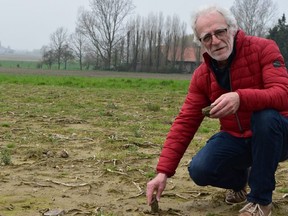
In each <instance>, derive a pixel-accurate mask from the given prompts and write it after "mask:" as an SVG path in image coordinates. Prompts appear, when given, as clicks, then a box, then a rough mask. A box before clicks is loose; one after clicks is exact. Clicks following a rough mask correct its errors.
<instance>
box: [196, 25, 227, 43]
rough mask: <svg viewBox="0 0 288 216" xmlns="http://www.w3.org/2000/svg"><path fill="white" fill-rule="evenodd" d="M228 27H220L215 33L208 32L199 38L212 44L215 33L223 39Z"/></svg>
mask: <svg viewBox="0 0 288 216" xmlns="http://www.w3.org/2000/svg"><path fill="white" fill-rule="evenodd" d="M227 30H228V28H224V29H218V30H216V31H215V32H214V33H213V34H211V33H208V34H206V35H204V36H203V37H202V38H199V41H200V42H202V43H205V44H210V43H211V42H212V37H213V35H214V36H215V37H216V38H218V39H219V40H221V39H223V38H224V37H225V36H226V35H227Z"/></svg>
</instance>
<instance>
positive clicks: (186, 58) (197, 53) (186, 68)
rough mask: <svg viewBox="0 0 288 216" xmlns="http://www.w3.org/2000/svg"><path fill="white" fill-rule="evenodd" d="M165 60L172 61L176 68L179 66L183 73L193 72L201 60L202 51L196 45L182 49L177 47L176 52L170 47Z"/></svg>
mask: <svg viewBox="0 0 288 216" xmlns="http://www.w3.org/2000/svg"><path fill="white" fill-rule="evenodd" d="M167 60H168V61H169V62H170V63H174V64H175V66H176V67H177V68H180V67H181V70H182V72H183V73H193V71H194V70H195V69H196V68H197V67H198V66H199V64H200V63H202V62H203V58H202V51H201V48H200V47H197V46H188V47H186V48H184V50H182V49H181V48H180V47H178V48H177V50H176V52H174V51H173V50H171V49H170V50H169V53H168V57H167Z"/></svg>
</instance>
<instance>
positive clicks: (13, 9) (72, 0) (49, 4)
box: [0, 0, 288, 50]
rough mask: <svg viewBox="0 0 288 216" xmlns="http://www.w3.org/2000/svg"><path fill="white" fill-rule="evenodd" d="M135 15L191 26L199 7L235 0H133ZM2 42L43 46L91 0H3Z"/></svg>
mask: <svg viewBox="0 0 288 216" xmlns="http://www.w3.org/2000/svg"><path fill="white" fill-rule="evenodd" d="M133 2H134V4H135V6H136V10H135V14H139V15H141V16H147V15H148V14H149V13H150V12H154V13H158V12H163V14H164V16H165V17H166V16H167V15H174V14H176V15H178V16H179V17H180V19H181V21H184V22H186V23H187V26H189V25H190V14H191V12H192V11H193V10H194V9H196V8H198V7H199V6H202V5H205V4H213V3H217V4H219V5H221V6H225V7H227V8H230V7H231V6H232V4H233V2H234V1H233V0H221V1H219V0H201V1H199V0H176V1H175V0H133ZM274 2H276V3H277V4H278V13H279V16H277V19H278V18H280V17H281V15H282V14H283V13H285V15H286V17H288V1H287V0H274ZM0 5H1V8H0V42H1V45H2V46H4V47H7V46H10V48H12V49H17V50H19V49H20V50H33V49H40V48H41V47H42V46H43V45H48V44H49V38H50V35H51V34H52V33H53V32H54V31H55V30H56V29H57V28H58V27H62V26H63V27H65V28H67V29H68V31H69V33H72V32H73V31H74V28H75V22H76V18H77V13H78V9H79V7H84V8H86V9H89V0H0Z"/></svg>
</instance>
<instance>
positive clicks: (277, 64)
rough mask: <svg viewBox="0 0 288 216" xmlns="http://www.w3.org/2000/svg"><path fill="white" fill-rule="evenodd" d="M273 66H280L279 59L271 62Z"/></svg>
mask: <svg viewBox="0 0 288 216" xmlns="http://www.w3.org/2000/svg"><path fill="white" fill-rule="evenodd" d="M273 66H274V67H281V66H282V64H281V62H280V61H278V60H276V61H274V62H273Z"/></svg>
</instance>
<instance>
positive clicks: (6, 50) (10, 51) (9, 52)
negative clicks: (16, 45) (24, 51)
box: [0, 42, 14, 55]
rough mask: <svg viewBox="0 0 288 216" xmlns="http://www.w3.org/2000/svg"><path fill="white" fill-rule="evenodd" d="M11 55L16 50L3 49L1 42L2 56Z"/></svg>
mask: <svg viewBox="0 0 288 216" xmlns="http://www.w3.org/2000/svg"><path fill="white" fill-rule="evenodd" d="M11 53H14V50H13V49H11V48H10V47H9V46H8V47H3V46H2V44H1V42H0V55H4V54H11Z"/></svg>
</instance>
